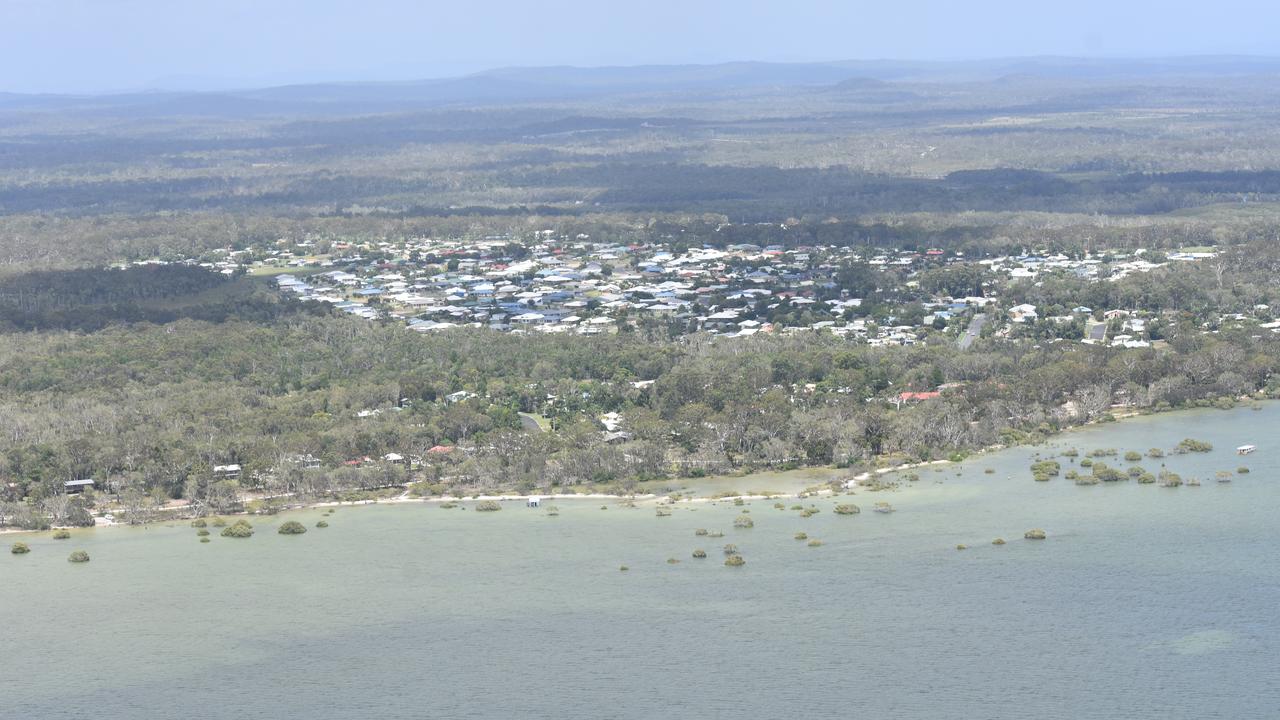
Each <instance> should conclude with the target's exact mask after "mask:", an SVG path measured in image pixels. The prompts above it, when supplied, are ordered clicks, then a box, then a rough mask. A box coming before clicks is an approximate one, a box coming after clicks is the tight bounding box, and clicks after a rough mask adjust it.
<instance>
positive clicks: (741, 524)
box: [733, 515, 756, 529]
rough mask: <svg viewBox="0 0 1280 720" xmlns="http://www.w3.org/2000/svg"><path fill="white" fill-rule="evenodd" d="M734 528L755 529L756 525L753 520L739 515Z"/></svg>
mask: <svg viewBox="0 0 1280 720" xmlns="http://www.w3.org/2000/svg"><path fill="white" fill-rule="evenodd" d="M733 526H734V527H736V528H744V529H745V528H753V527H755V526H756V524H755V522H754V521H753V520H752V519H751V518H749V517H747V516H746V515H739V516H738V517H736V518H734V519H733Z"/></svg>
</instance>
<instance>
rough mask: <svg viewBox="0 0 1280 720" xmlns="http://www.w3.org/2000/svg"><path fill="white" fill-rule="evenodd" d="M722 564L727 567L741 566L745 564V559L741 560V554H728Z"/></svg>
mask: <svg viewBox="0 0 1280 720" xmlns="http://www.w3.org/2000/svg"><path fill="white" fill-rule="evenodd" d="M724 564H725V565H727V566H728V567H742V566H743V565H746V564H747V561H746V560H743V559H742V556H741V555H730V556H729V557H727V558H725V559H724Z"/></svg>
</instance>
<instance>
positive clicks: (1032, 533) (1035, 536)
mask: <svg viewBox="0 0 1280 720" xmlns="http://www.w3.org/2000/svg"><path fill="white" fill-rule="evenodd" d="M1022 537H1024V538H1026V539H1028V540H1043V539H1045V537H1047V536H1046V535H1045V534H1044V531H1043V530H1040V529H1039V528H1037V529H1035V530H1028V531H1026V532H1025V533H1023V534H1022Z"/></svg>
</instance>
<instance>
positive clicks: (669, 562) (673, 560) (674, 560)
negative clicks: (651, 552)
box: [667, 558, 680, 565]
mask: <svg viewBox="0 0 1280 720" xmlns="http://www.w3.org/2000/svg"><path fill="white" fill-rule="evenodd" d="M679 562H680V561H679V560H677V559H675V558H667V564H668V565H675V564H677V563H679Z"/></svg>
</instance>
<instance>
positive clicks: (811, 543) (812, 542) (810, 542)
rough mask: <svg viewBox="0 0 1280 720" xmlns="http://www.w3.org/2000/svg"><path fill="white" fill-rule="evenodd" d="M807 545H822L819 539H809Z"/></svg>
mask: <svg viewBox="0 0 1280 720" xmlns="http://www.w3.org/2000/svg"><path fill="white" fill-rule="evenodd" d="M809 547H822V541H821V540H810V541H809Z"/></svg>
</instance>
